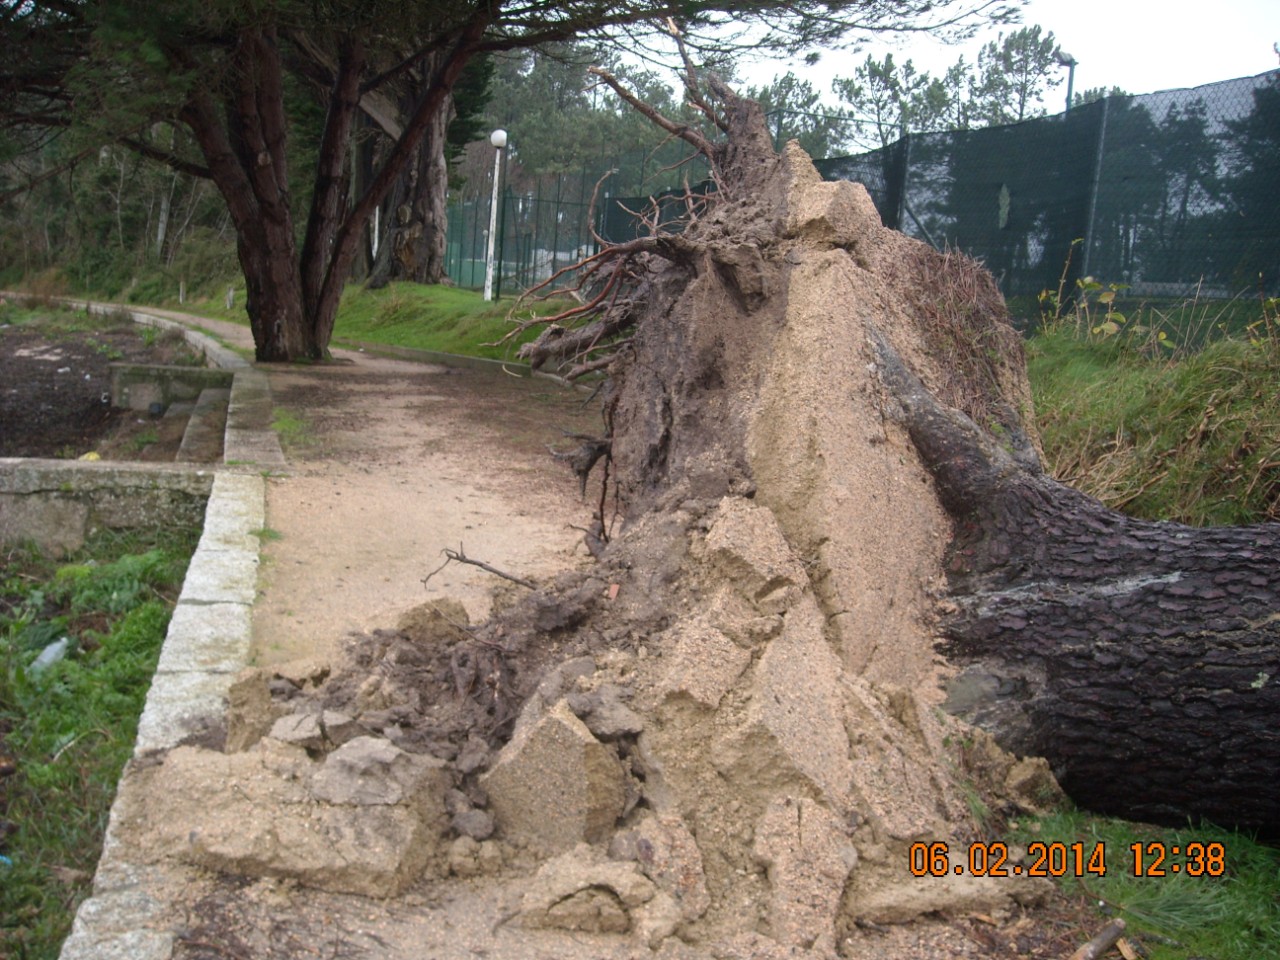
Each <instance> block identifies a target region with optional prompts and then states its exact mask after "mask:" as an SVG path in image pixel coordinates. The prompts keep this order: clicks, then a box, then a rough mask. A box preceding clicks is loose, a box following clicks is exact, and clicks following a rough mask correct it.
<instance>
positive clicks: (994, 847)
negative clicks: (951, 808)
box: [907, 840, 1227, 878]
mask: <svg viewBox="0 0 1280 960" xmlns="http://www.w3.org/2000/svg"><path fill="white" fill-rule="evenodd" d="M1015 849H1016V851H1017V852H1016V855H1015V854H1014V853H1011V852H1010V845H1009V844H1007V843H1004V842H1003V841H1000V840H995V841H991V842H980V843H970V844H967V845H961V844H951V843H946V842H944V841H935V842H934V843H913V844H912V845H911V848H910V850H909V851H908V854H907V867H908V869H909V870H910V871H911V875H912V876H913V877H944V876H948V875H956V876H961V875H964V874H968V875H969V876H972V877H1079V878H1084V877H1091V876H1093V877H1105V876H1106V875H1107V871H1108V870H1111V869H1120V870H1123V871H1124V872H1125V873H1127V875H1128V876H1131V877H1167V876H1171V875H1174V874H1186V875H1187V876H1190V877H1221V876H1222V875H1223V874H1225V873H1226V871H1227V851H1226V848H1225V847H1224V845H1223V844H1221V843H1218V842H1216V841H1215V842H1212V843H1200V842H1198V841H1192V842H1190V843H1187V844H1169V843H1156V842H1152V843H1131V844H1129V846H1128V847H1127V848H1126V849H1125V850H1124V851H1123V852H1121V851H1116V853H1117V854H1119V855H1120V857H1121V858H1122V860H1123V863H1122V864H1115V863H1112V862H1110V860H1109V857H1110V855H1111V851H1109V850H1108V849H1107V844H1106V842H1105V841H1102V840H1097V841H1093V842H1088V843H1086V842H1082V841H1077V842H1075V843H1060V842H1056V841H1055V842H1048V841H1043V840H1033V841H1032V842H1031V843H1028V844H1027V845H1026V850H1025V854H1024V853H1023V851H1022V849H1021V847H1016V848H1015Z"/></svg>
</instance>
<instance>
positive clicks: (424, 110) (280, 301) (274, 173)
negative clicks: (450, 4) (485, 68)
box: [170, 11, 489, 361]
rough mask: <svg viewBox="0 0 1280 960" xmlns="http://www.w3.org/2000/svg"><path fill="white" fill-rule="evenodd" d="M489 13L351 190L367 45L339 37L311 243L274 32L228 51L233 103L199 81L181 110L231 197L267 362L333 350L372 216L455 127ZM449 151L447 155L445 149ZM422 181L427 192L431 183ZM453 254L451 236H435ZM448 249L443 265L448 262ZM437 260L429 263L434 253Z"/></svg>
mask: <svg viewBox="0 0 1280 960" xmlns="http://www.w3.org/2000/svg"><path fill="white" fill-rule="evenodd" d="M488 19H489V15H488V14H487V13H485V12H483V11H481V12H477V13H476V14H475V15H474V16H473V17H472V18H471V20H470V21H469V22H468V23H467V24H466V25H465V26H463V27H462V28H460V29H459V32H458V35H457V38H456V40H455V42H454V43H453V45H452V46H451V47H449V48H448V49H447V50H445V51H444V52H442V53H441V54H439V55H438V57H437V58H434V59H433V60H432V64H433V67H434V69H432V70H430V72H429V75H428V77H427V79H426V81H425V82H424V84H423V87H424V90H423V92H422V95H421V96H420V97H419V98H418V99H417V100H416V101H415V103H414V104H413V109H412V111H411V112H410V113H409V114H408V116H407V117H406V118H405V123H404V128H403V130H402V131H401V133H400V136H399V137H398V139H396V141H395V143H394V144H393V146H392V147H391V149H390V151H389V152H388V154H387V156H386V158H385V160H384V162H383V163H382V165H381V166H380V168H379V169H378V171H377V172H376V174H375V175H374V176H373V177H372V178H371V180H370V182H369V183H368V185H367V186H366V188H365V190H364V192H363V193H362V194H361V195H360V196H358V197H356V198H355V199H354V202H352V200H351V198H350V197H349V196H348V188H349V183H350V178H349V175H348V170H347V164H348V159H349V156H350V142H351V130H352V126H353V123H354V120H355V117H356V114H357V111H358V109H359V104H360V101H361V99H362V90H361V81H362V77H363V75H364V72H365V66H366V53H365V50H364V48H363V46H362V45H361V43H360V41H359V40H358V39H356V38H354V37H350V36H349V37H346V38H345V39H343V40H342V41H341V43H340V50H339V57H338V62H337V63H336V64H331V65H330V66H331V67H332V71H333V77H332V81H333V82H332V87H331V90H330V93H329V98H328V99H329V109H328V113H327V115H326V120H325V129H324V133H323V136H322V141H321V149H320V160H319V168H318V170H317V174H316V179H315V190H314V193H313V195H312V201H311V208H310V213H309V216H308V218H307V226H306V237H305V239H304V242H303V245H302V248H301V250H299V249H298V246H297V242H296V240H295V235H296V234H295V223H294V219H293V215H292V212H291V210H290V205H289V189H288V184H289V178H288V166H287V162H286V157H285V142H286V139H287V134H288V121H287V118H286V116H285V112H284V85H283V72H282V66H281V58H280V51H279V48H278V45H277V37H276V34H275V31H274V30H273V29H270V28H253V29H245V30H243V31H241V32H240V34H239V35H238V37H237V40H236V43H235V46H234V48H233V50H232V52H231V56H230V69H229V74H230V88H231V89H230V92H229V94H228V96H227V98H226V100H225V102H222V103H220V102H219V101H217V100H215V98H214V95H213V93H212V91H211V90H210V89H208V88H207V87H204V86H197V87H196V88H195V89H193V90H192V92H191V94H190V97H189V99H188V101H187V103H186V105H185V106H184V108H183V109H182V111H181V113H180V118H181V119H182V120H183V122H184V123H186V124H187V125H188V126H189V127H190V128H191V130H192V133H193V135H194V137H195V140H196V143H197V144H198V145H199V147H200V149H201V151H202V153H203V154H204V156H205V160H206V162H207V164H208V173H209V176H210V177H211V179H212V180H213V182H214V184H215V185H216V186H217V188H218V190H219V192H220V193H221V194H222V196H223V198H224V199H225V200H226V203H227V207H228V210H229V211H230V213H231V219H232V223H233V224H234V226H235V230H236V247H237V251H238V254H239V259H240V265H241V267H242V269H243V270H244V274H245V284H246V288H247V297H246V304H245V307H246V310H247V311H248V313H249V322H250V326H251V327H252V329H253V336H254V343H255V345H256V357H257V359H258V360H260V361H292V360H300V359H322V358H324V357H326V356H327V355H328V346H329V341H330V339H331V338H332V336H333V328H334V323H335V321H336V319H337V314H338V304H339V301H340V299H341V296H342V290H343V287H344V286H345V284H346V281H347V278H348V276H349V274H350V272H351V267H352V264H353V262H354V261H355V258H356V256H357V254H358V253H359V251H360V246H361V241H362V238H363V235H364V231H365V228H366V225H367V224H368V222H369V219H370V218H371V216H372V215H373V211H374V210H375V209H377V208H378V206H379V205H380V204H381V203H382V201H383V199H384V198H385V197H386V195H387V193H388V192H389V191H390V190H391V188H392V186H393V185H394V184H395V182H396V181H397V179H398V178H400V177H401V176H402V175H403V173H404V171H405V170H406V169H407V168H408V167H409V165H410V164H411V163H412V162H413V160H414V158H415V156H417V155H418V153H419V150H420V149H424V150H425V152H427V153H430V152H431V151H434V150H439V151H441V152H442V151H443V149H444V147H443V135H441V136H440V137H438V138H433V139H435V140H438V141H439V142H438V145H436V144H431V145H430V148H429V149H427V148H423V141H424V139H427V138H431V134H432V131H433V130H435V129H436V128H437V127H439V128H441V129H443V127H445V126H447V122H448V111H449V104H450V99H449V98H450V95H451V92H452V90H453V86H454V84H455V83H456V82H457V79H458V76H459V75H460V74H461V72H462V69H463V67H465V66H466V63H467V61H468V60H469V59H470V58H471V56H472V55H473V54H474V53H475V51H476V47H477V45H478V44H479V43H480V41H481V39H482V37H483V34H484V29H485V26H486V24H487V23H488ZM170 55H171V56H172V57H173V58H174V61H175V63H176V64H178V65H180V66H182V67H184V68H186V69H190V70H192V71H194V70H195V66H196V65H195V64H194V63H193V62H192V61H191V59H190V55H189V54H187V53H186V51H184V50H181V49H177V50H173V51H170ZM441 155H443V154H441ZM422 190H423V191H424V192H429V190H430V187H429V184H426V183H423V184H422ZM431 242H432V244H433V250H434V249H437V248H438V249H439V251H440V252H441V253H442V251H443V235H442V234H441V235H440V236H439V237H438V238H433V239H432V241H431ZM441 259H442V258H437V259H436V260H435V261H434V262H433V268H434V263H440V261H441ZM429 262H430V261H429Z"/></svg>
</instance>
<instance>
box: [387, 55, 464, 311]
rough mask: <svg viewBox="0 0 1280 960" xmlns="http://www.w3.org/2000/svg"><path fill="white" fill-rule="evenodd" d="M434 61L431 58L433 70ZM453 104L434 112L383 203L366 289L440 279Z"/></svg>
mask: <svg viewBox="0 0 1280 960" xmlns="http://www.w3.org/2000/svg"><path fill="white" fill-rule="evenodd" d="M438 59H439V58H438V57H435V58H431V60H430V61H429V63H431V64H433V65H434V62H435V61H436V60H438ZM419 86H420V85H415V88H414V89H413V90H412V91H410V93H409V94H407V95H406V96H405V97H404V98H403V101H402V110H401V113H402V115H408V114H409V113H410V112H411V111H412V107H413V105H414V103H416V102H417V100H418V98H419V97H420V96H421V91H420V89H418V87H419ZM453 116H454V109H453V98H452V97H450V98H449V99H448V100H447V102H446V104H445V107H444V108H443V109H442V110H439V111H437V112H436V113H435V114H434V115H433V116H432V118H431V121H430V124H429V125H428V127H427V131H426V134H425V136H424V137H423V140H422V146H421V147H420V148H419V150H418V152H417V154H416V155H415V156H414V158H413V160H412V162H411V163H410V164H409V165H408V166H407V167H406V168H405V170H404V172H403V173H402V174H401V175H400V177H399V179H398V180H397V181H396V183H395V186H394V187H392V190H391V193H390V194H389V196H388V202H387V203H386V209H387V211H388V212H387V215H386V219H385V221H384V227H383V239H382V242H381V243H380V244H379V255H378V257H377V258H376V260H375V265H374V269H373V273H372V276H371V277H370V285H371V286H373V287H382V286H385V285H386V284H387V283H389V282H392V281H397V280H406V281H409V282H412V283H426V284H432V283H441V282H442V281H443V280H444V279H445V276H446V274H445V241H446V237H447V234H448V217H447V207H448V195H449V163H448V160H447V159H446V147H447V142H446V141H447V136H448V131H449V124H450V123H451V122H452V121H453Z"/></svg>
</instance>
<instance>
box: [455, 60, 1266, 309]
mask: <svg viewBox="0 0 1280 960" xmlns="http://www.w3.org/2000/svg"><path fill="white" fill-rule="evenodd" d="M680 156H681V154H680V145H678V144H676V145H672V148H671V149H670V150H669V153H668V154H667V155H664V156H662V157H658V156H656V155H654V154H649V155H646V156H645V158H644V159H643V161H642V162H641V163H640V164H639V165H638V166H637V164H636V163H635V159H634V158H630V159H629V160H628V159H623V160H619V161H615V162H614V166H616V167H617V168H618V169H619V170H620V171H624V172H623V173H621V174H620V175H615V177H613V178H610V180H607V181H605V182H604V183H602V185H601V188H600V191H599V194H598V196H597V200H596V205H595V209H594V213H592V206H591V193H592V190H593V188H594V187H595V185H596V181H597V179H598V178H599V175H600V174H601V173H602V172H603V165H602V169H600V170H595V171H590V172H588V171H583V172H582V173H579V174H573V175H563V176H560V177H554V178H548V177H543V178H539V179H538V180H537V181H536V182H533V183H532V184H526V185H524V186H523V187H513V188H511V189H509V190H508V192H507V193H506V198H505V200H504V201H503V205H502V212H503V216H502V218H501V220H502V226H501V228H500V231H499V234H498V241H499V243H498V246H499V248H500V249H501V250H502V254H501V256H500V257H499V260H500V262H501V265H502V269H501V271H500V273H501V274H502V275H503V277H504V278H505V282H506V283H507V284H508V288H507V289H508V290H509V291H514V290H515V289H523V288H525V287H528V286H530V285H532V284H533V283H536V282H538V281H540V280H543V279H546V278H547V277H548V276H550V275H552V274H553V273H554V272H555V270H556V269H558V268H560V267H563V266H566V265H568V264H570V263H572V262H574V261H575V260H576V259H577V258H578V257H579V256H581V255H582V254H584V253H592V252H595V250H596V249H597V246H596V239H595V237H594V236H593V234H592V230H591V229H590V225H589V224H588V222H587V221H588V217H589V216H594V219H595V221H596V223H595V227H596V233H598V235H599V236H600V237H601V238H603V239H605V240H607V241H609V242H621V241H625V240H627V239H630V238H632V237H634V236H637V235H639V234H641V233H643V232H645V231H646V229H647V228H646V227H645V225H644V223H643V222H642V220H641V219H640V218H638V217H637V216H636V214H638V213H646V214H647V215H649V216H652V215H653V214H654V212H655V211H658V213H657V215H658V219H659V220H661V221H663V222H665V223H668V224H672V223H678V221H679V218H680V217H681V216H682V215H683V212H684V210H685V201H686V192H685V189H684V187H683V185H681V186H679V187H677V186H675V184H676V183H680V184H683V183H691V184H700V183H702V184H703V185H702V186H695V187H694V188H693V189H694V190H695V191H697V190H701V189H705V183H704V182H703V178H704V177H705V175H706V174H705V167H693V166H690V165H686V166H684V167H681V168H679V170H676V171H673V170H664V167H666V166H670V165H673V164H675V163H677V162H678V160H679V159H680ZM817 167H818V169H819V171H820V172H821V173H822V175H823V176H824V177H825V178H827V179H829V180H835V179H846V180H855V181H857V182H860V183H862V184H864V185H865V186H866V187H867V190H868V192H869V193H870V194H871V197H872V199H873V200H874V201H875V204H876V207H877V209H878V210H879V211H880V215H881V217H882V219H883V220H884V222H885V224H886V225H888V226H890V227H894V228H896V229H899V230H902V231H903V232H905V233H907V234H909V235H911V236H915V237H918V238H919V239H921V240H924V241H926V242H928V243H930V244H932V245H933V246H935V247H938V248H940V249H941V248H944V247H951V248H956V249H959V250H962V251H964V252H965V253H967V254H969V255H971V256H974V257H976V258H978V259H980V260H982V261H983V262H984V263H985V264H986V265H987V267H988V268H989V269H990V270H991V271H992V272H993V273H994V274H995V275H996V276H997V278H998V279H999V280H1000V284H1001V288H1002V289H1003V291H1004V293H1005V294H1006V295H1007V296H1018V295H1035V294H1038V293H1039V292H1040V291H1041V290H1045V289H1055V288H1056V287H1057V285H1058V283H1059V281H1060V278H1061V277H1062V276H1063V273H1064V270H1066V273H1067V289H1068V290H1070V289H1073V287H1074V280H1075V279H1076V278H1078V277H1082V276H1093V277H1095V278H1097V279H1098V280H1100V281H1102V282H1104V283H1120V284H1127V285H1128V286H1129V292H1130V293H1131V294H1133V295H1135V296H1153V297H1162V296H1169V297H1183V296H1188V295H1192V294H1198V295H1200V296H1209V297H1219V296H1220V297H1230V296H1237V295H1242V294H1243V295H1256V294H1258V293H1260V292H1265V293H1266V294H1268V295H1275V294H1277V293H1278V292H1280V70H1277V71H1272V72H1270V73H1265V74H1261V75H1259V76H1256V77H1246V78H1242V79H1239V80H1228V81H1224V82H1222V83H1215V84H1210V85H1208V86H1203V87H1196V88H1194V89H1186V90H1167V91H1164V92H1161V93H1155V94H1148V95H1144V96H1133V97H1108V98H1106V99H1104V100H1099V101H1096V102H1093V103H1089V104H1085V105H1083V106H1079V107H1076V108H1074V109H1072V110H1071V111H1069V112H1067V113H1064V114H1060V115H1058V116H1052V117H1043V118H1039V119H1035V120H1028V121H1024V122H1022V123H1018V124H1011V125H1008V126H1002V127H991V128H987V129H983V130H959V131H951V132H947V133H927V134H914V135H911V136H909V137H904V138H903V139H902V140H900V141H898V142H897V143H894V144H891V145H890V146H888V147H886V148H884V149H882V150H876V151H873V152H871V153H864V154H860V155H858V156H851V157H835V158H829V159H825V160H820V161H817ZM664 178H665V179H664ZM631 185H635V186H636V187H638V188H639V189H633V190H631V191H629V192H628V191H627V187H628V186H631ZM664 188H665V189H664ZM641 190H643V191H647V192H643V193H642V192H640V191H641ZM624 194H625V195H624ZM454 209H455V210H456V214H455V212H454V210H451V212H450V224H449V228H450V233H449V237H450V267H449V270H450V274H451V275H452V276H453V277H454V280H455V281H456V282H458V283H460V284H463V285H466V286H479V285H480V284H481V283H483V279H484V276H483V275H484V257H485V252H484V244H485V238H486V236H487V234H486V232H485V231H486V230H487V224H488V211H489V201H488V200H487V199H485V198H479V199H477V200H475V201H472V202H471V204H470V206H469V207H466V206H460V207H457V208H454ZM455 251H456V252H455ZM1068 263H1069V266H1068ZM477 264H478V265H479V266H478V268H477Z"/></svg>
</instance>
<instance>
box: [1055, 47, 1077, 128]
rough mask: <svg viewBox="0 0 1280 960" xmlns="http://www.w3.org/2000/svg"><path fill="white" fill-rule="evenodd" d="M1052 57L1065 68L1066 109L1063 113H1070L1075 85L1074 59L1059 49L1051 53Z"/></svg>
mask: <svg viewBox="0 0 1280 960" xmlns="http://www.w3.org/2000/svg"><path fill="white" fill-rule="evenodd" d="M1053 55H1054V56H1055V57H1056V58H1057V60H1058V63H1059V64H1060V65H1061V66H1064V67H1066V68H1067V109H1066V110H1064V111H1063V113H1070V112H1071V94H1072V90H1073V89H1074V87H1075V83H1076V63H1077V61H1076V58H1075V57H1073V56H1072V55H1071V54H1069V53H1067V52H1066V51H1065V50H1063V49H1062V48H1061V47H1058V48H1057V49H1056V50H1054V51H1053Z"/></svg>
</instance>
